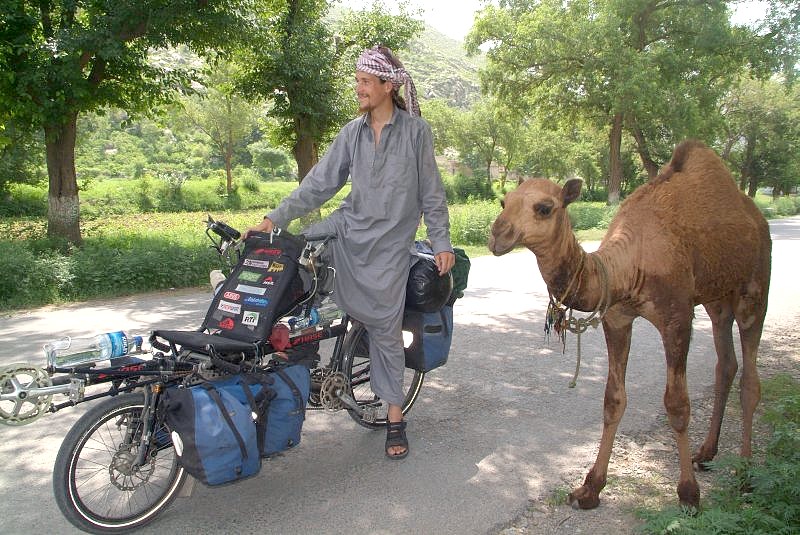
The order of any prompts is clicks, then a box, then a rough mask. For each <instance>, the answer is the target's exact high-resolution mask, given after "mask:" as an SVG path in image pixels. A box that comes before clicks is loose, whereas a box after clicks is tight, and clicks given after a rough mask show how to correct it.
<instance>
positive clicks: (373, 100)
mask: <svg viewBox="0 0 800 535" xmlns="http://www.w3.org/2000/svg"><path fill="white" fill-rule="evenodd" d="M356 96H357V97H358V111H360V112H361V113H366V112H370V111H372V110H374V109H376V108H378V107H380V106H381V105H383V104H385V103H386V101H387V100H388V101H389V102H391V99H392V84H391V83H389V82H383V81H382V80H381V79H380V78H378V77H377V76H375V75H374V74H369V73H366V72H362V71H357V72H356Z"/></svg>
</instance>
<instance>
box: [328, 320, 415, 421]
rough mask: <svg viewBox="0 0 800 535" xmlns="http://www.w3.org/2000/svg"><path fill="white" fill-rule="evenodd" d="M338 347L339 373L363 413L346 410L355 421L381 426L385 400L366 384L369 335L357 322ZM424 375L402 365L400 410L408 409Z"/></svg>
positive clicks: (368, 366) (385, 404)
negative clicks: (403, 368) (402, 391)
mask: <svg viewBox="0 0 800 535" xmlns="http://www.w3.org/2000/svg"><path fill="white" fill-rule="evenodd" d="M342 351H343V352H344V357H343V359H342V373H344V375H345V377H347V378H348V380H349V385H350V395H351V396H353V399H355V401H356V403H358V405H359V406H361V407H363V408H364V409H365V411H366V412H365V413H364V414H358V413H357V412H356V411H353V410H350V411H347V412H348V413H349V414H350V416H351V417H352V418H353V420H355V421H356V422H358V424H360V425H362V426H364V427H367V428H369V429H377V428H380V427H385V426H386V421H387V420H386V411H387V409H388V404H387V403H386V402H385V401H383V400H381V399H380V398H379V397H378V396H377V394H375V392H373V391H372V388H371V386H370V380H369V379H370V375H369V368H370V360H369V337H368V336H367V330H366V329H365V328H364V326H363V325H361V324H360V323H355V324H354V325H353V328H352V329H350V331H349V332H348V333H347V335H346V337H345V339H344V344H343V347H342ZM424 379H425V373H424V372H418V371H416V370H412V369H410V368H406V370H405V377H404V379H403V389H404V390H405V393H406V397H405V399H404V400H403V414H407V413H408V411H410V410H411V406H412V405H414V402H415V401H416V400H417V397H418V396H419V392H420V390H421V389H422V382H423V380H424Z"/></svg>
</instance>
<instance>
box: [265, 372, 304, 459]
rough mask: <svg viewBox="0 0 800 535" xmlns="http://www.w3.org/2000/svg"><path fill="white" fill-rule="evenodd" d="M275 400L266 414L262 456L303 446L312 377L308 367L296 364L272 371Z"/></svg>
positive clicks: (271, 402)
mask: <svg viewBox="0 0 800 535" xmlns="http://www.w3.org/2000/svg"><path fill="white" fill-rule="evenodd" d="M270 375H271V377H272V378H273V379H274V383H273V384H272V385H271V388H272V389H273V390H274V391H275V397H274V398H273V399H272V401H270V404H269V410H268V411H267V419H266V420H267V421H266V435H265V438H264V449H263V455H265V456H266V455H272V454H274V453H278V452H281V451H284V450H287V449H289V448H293V447H294V446H296V445H297V444H299V443H300V432H301V430H302V428H303V421H304V420H305V417H306V402H307V401H308V394H309V390H310V389H311V375H310V373H309V371H308V368H307V367H306V366H303V365H302V364H295V365H292V366H279V367H276V368H272V369H271V370H270Z"/></svg>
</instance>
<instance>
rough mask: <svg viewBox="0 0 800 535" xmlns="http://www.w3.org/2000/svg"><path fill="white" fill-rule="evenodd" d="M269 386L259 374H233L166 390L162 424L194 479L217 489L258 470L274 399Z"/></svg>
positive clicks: (268, 380)
mask: <svg viewBox="0 0 800 535" xmlns="http://www.w3.org/2000/svg"><path fill="white" fill-rule="evenodd" d="M271 382H272V381H271V380H270V379H269V378H268V377H263V376H260V375H258V376H257V375H248V376H244V375H235V376H231V377H226V378H225V379H221V380H215V381H206V382H203V383H200V384H198V385H195V386H192V387H189V388H185V387H179V386H174V387H170V388H167V389H166V390H165V392H164V394H163V398H162V405H161V407H162V410H163V411H164V420H165V422H166V424H167V427H168V428H169V429H170V431H171V438H172V443H173V446H174V447H175V453H176V454H177V455H178V460H179V462H180V464H181V465H182V466H183V468H184V469H185V470H186V471H187V472H188V473H189V474H190V475H192V476H193V477H194V478H195V479H197V480H199V481H201V482H202V483H204V484H206V485H209V486H215V485H222V484H224V483H232V482H235V481H239V480H241V479H244V478H247V477H250V476H253V475H255V474H257V473H258V472H259V470H260V469H261V451H262V450H263V438H262V437H263V429H264V426H265V425H266V418H267V416H266V413H267V411H268V406H269V401H270V399H271V398H272V397H274V395H275V392H274V391H273V390H272V388H271Z"/></svg>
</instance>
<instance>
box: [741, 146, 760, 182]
mask: <svg viewBox="0 0 800 535" xmlns="http://www.w3.org/2000/svg"><path fill="white" fill-rule="evenodd" d="M755 145H756V140H755V136H754V135H748V136H746V137H745V148H744V155H743V157H742V167H741V174H742V183H741V189H742V190H743V191H744V189H745V187H747V195H749V196H750V197H755V196H756V189H758V179H757V178H754V177H753V154H754V153H755Z"/></svg>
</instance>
